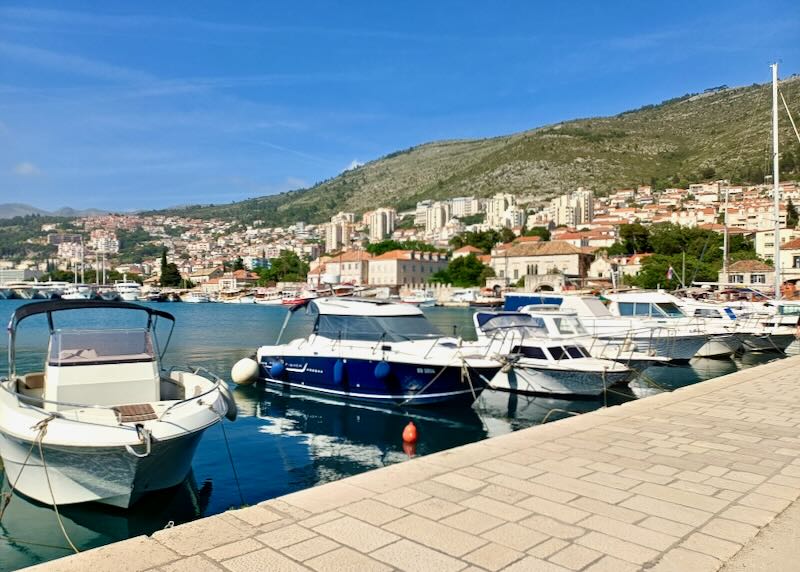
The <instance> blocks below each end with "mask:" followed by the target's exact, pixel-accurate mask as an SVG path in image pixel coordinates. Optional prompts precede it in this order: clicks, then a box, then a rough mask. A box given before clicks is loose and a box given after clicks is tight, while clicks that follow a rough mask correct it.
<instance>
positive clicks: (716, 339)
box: [695, 334, 742, 358]
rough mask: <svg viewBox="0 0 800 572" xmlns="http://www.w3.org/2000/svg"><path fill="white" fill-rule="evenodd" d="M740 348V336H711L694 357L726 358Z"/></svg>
mask: <svg viewBox="0 0 800 572" xmlns="http://www.w3.org/2000/svg"><path fill="white" fill-rule="evenodd" d="M741 349H742V338H741V336H738V335H736V334H729V335H716V336H712V337H711V338H710V339H709V340H708V342H706V343H705V345H703V347H701V348H700V349H699V350H697V353H696V354H695V357H699V358H728V357H731V356H732V355H733V354H735V353H736V352H738V351H739V350H741Z"/></svg>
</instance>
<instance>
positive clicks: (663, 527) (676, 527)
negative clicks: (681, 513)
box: [637, 516, 694, 538]
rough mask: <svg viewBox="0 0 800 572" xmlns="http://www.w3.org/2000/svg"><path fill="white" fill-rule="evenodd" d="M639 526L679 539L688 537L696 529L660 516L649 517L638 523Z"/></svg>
mask: <svg viewBox="0 0 800 572" xmlns="http://www.w3.org/2000/svg"><path fill="white" fill-rule="evenodd" d="M637 526H643V527H645V528H649V529H650V530H656V531H658V532H663V533H664V534H669V535H670V536H675V537H678V538H681V537H683V536H686V535H687V534H689V533H690V532H691V531H692V530H694V527H691V526H689V525H688V524H681V523H680V522H675V521H674V520H668V519H666V518H661V517H659V516H648V517H647V518H646V519H644V520H643V521H641V522H639V523H637Z"/></svg>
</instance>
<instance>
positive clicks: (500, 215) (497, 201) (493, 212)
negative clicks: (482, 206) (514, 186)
mask: <svg viewBox="0 0 800 572" xmlns="http://www.w3.org/2000/svg"><path fill="white" fill-rule="evenodd" d="M515 204H516V200H515V199H514V195H511V194H509V193H497V194H496V195H495V196H493V197H492V198H491V199H489V200H488V201H487V203H486V224H487V225H488V226H489V228H502V227H504V226H505V225H506V224H505V212H506V210H508V208H509V207H512V206H514V205H515Z"/></svg>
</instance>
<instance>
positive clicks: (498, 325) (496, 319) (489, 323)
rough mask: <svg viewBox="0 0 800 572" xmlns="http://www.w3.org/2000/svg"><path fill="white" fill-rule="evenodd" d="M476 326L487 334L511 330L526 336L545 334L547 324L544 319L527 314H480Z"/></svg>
mask: <svg viewBox="0 0 800 572" xmlns="http://www.w3.org/2000/svg"><path fill="white" fill-rule="evenodd" d="M478 326H480V328H481V330H483V332H484V333H486V334H488V335H492V334H495V333H502V332H504V331H505V330H513V331H514V332H518V333H520V334H522V335H523V336H526V337H544V336H547V326H546V325H545V323H544V319H543V318H540V317H537V316H529V315H528V314H499V315H493V314H480V315H478Z"/></svg>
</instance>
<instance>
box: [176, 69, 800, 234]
mask: <svg viewBox="0 0 800 572" xmlns="http://www.w3.org/2000/svg"><path fill="white" fill-rule="evenodd" d="M781 91H782V92H783V94H784V96H785V98H786V100H787V102H788V103H789V105H790V107H791V108H792V111H793V113H794V114H795V115H798V116H800V77H793V78H789V79H787V80H784V81H783V82H782V83H781ZM587 96H588V95H587ZM770 110H771V92H770V86H769V85H767V84H763V85H755V84H754V85H752V86H749V87H742V88H734V89H727V88H725V89H716V90H711V91H709V92H708V93H703V94H696V95H686V96H683V97H679V98H675V99H672V100H668V101H665V102H663V103H661V104H659V105H649V106H645V107H642V108H640V109H637V110H633V111H628V112H625V113H621V114H619V115H616V116H613V117H598V118H591V119H578V120H573V121H567V122H564V123H560V124H556V125H550V126H545V127H541V128H537V129H533V130H531V131H525V132H522V133H517V134H514V135H508V136H502V137H495V138H491V139H480V140H469V141H441V142H435V143H428V144H424V145H420V146H417V147H413V148H411V149H407V150H404V151H398V152H396V153H391V154H389V155H387V156H385V157H382V158H380V159H377V160H375V161H371V162H370V163H367V164H365V165H362V166H361V167H358V168H356V169H353V170H351V171H346V172H344V173H342V174H340V175H339V176H337V177H335V178H332V179H329V180H327V181H324V182H322V183H319V184H317V185H315V186H314V187H311V188H308V189H302V190H298V191H292V192H288V193H281V194H279V195H272V196H266V197H260V198H256V199H249V200H247V201H242V202H238V203H231V204H227V205H209V206H190V207H186V208H181V209H173V210H172V211H160V212H174V213H176V214H177V213H180V214H182V215H186V216H195V217H200V218H212V217H219V218H236V219H238V220H241V221H243V222H247V221H251V220H255V219H262V220H265V221H266V222H267V223H268V224H285V223H289V222H292V221H297V220H304V221H306V222H320V221H324V220H326V219H327V218H329V217H330V216H331V215H332V214H335V213H336V212H337V211H339V210H345V211H355V212H357V213H361V212H364V211H366V210H369V209H372V208H375V207H378V206H394V207H396V208H398V209H400V210H402V209H408V208H412V207H413V206H414V204H415V203H416V201H418V200H422V199H440V198H447V197H454V196H462V195H476V196H490V195H492V194H494V193H497V192H501V191H502V192H511V193H513V194H515V195H519V196H521V197H522V198H523V200H525V201H530V202H535V201H537V200H544V199H547V198H549V197H552V196H554V195H557V194H560V193H562V192H565V191H568V190H571V189H574V188H576V187H578V186H583V187H587V188H590V189H593V190H595V191H596V192H598V193H604V192H607V191H609V190H611V189H613V188H621V187H628V186H634V185H638V184H641V183H645V184H651V183H652V184H655V185H656V187H660V188H663V187H666V186H670V185H675V186H677V185H686V184H687V183H688V182H690V181H691V182H694V181H699V180H703V179H711V178H728V179H731V180H734V181H743V182H753V183H756V182H762V181H763V177H764V173H765V172H766V173H768V172H769V171H770V169H771V167H770V165H771V163H770V156H769V145H770V139H769V129H770V113H771V111H770ZM782 113H784V117H783V118H782V119H781V122H782V129H781V140H782V144H783V145H784V147H783V149H784V152H783V153H782V155H783V157H784V169H785V170H786V172H787V174H790V175H792V176H796V175H797V174H800V145H798V144H797V141H796V139H795V138H794V135H793V134H792V133H791V127H790V125H789V122H788V121H787V120H785V112H783V110H782ZM796 119H800V117H798V118H796ZM795 158H796V159H795Z"/></svg>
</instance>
